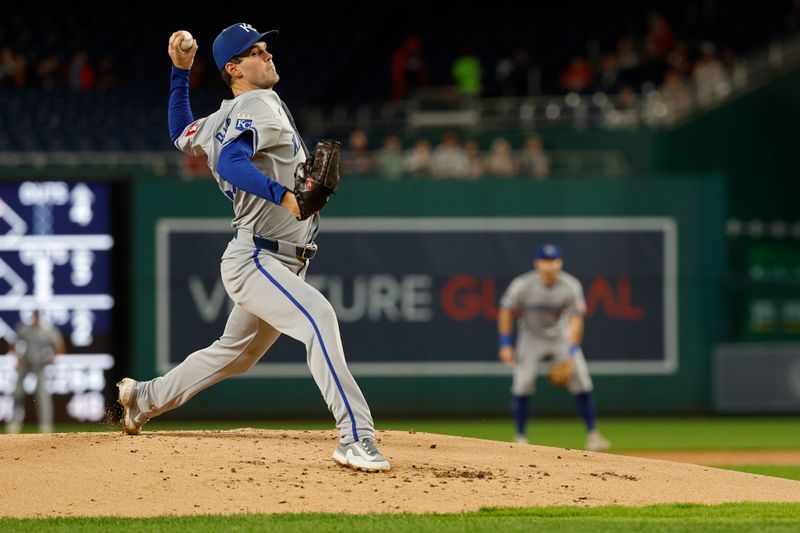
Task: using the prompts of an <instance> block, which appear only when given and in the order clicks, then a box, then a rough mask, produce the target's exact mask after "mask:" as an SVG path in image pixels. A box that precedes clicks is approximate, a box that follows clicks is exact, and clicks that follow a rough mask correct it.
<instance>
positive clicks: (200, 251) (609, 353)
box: [157, 218, 678, 375]
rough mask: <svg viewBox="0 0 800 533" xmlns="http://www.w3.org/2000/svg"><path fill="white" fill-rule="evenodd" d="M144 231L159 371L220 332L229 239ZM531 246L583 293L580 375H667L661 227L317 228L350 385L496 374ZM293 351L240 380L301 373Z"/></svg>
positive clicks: (351, 224) (208, 230) (418, 222)
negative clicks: (150, 240) (501, 325)
mask: <svg viewBox="0 0 800 533" xmlns="http://www.w3.org/2000/svg"><path fill="white" fill-rule="evenodd" d="M157 232H158V239H157V241H158V250H157V258H158V259H157V261H158V287H159V289H158V298H157V300H158V312H159V313H160V316H161V317H163V320H159V321H158V324H159V329H158V349H157V363H158V367H159V370H160V371H166V370H168V369H169V368H171V367H172V366H174V365H175V364H177V363H179V362H180V361H181V360H183V358H185V357H186V356H187V355H188V354H190V353H192V352H193V351H195V350H197V349H200V348H203V347H205V346H207V345H208V344H210V343H211V342H213V341H214V340H215V339H216V338H217V337H219V335H220V334H221V333H222V331H223V329H224V327H225V320H226V318H227V315H228V312H229V309H230V306H231V305H232V302H230V301H229V299H228V297H227V294H226V293H225V289H224V287H223V286H222V282H221V280H220V277H219V257H220V256H221V255H222V253H223V251H224V249H225V246H226V245H227V242H228V241H229V240H230V239H231V236H232V234H231V229H230V227H229V221H227V220H219V219H199V220H198V219H191V220H189V219H164V220H161V222H160V224H159V226H158V229H157ZM544 242H553V243H556V244H558V245H559V246H561V248H562V249H563V253H564V270H565V271H566V272H569V273H570V274H572V275H574V276H575V277H577V278H578V280H579V281H580V282H581V283H582V285H583V289H584V294H585V298H586V304H587V314H586V331H585V340H584V343H583V348H584V353H585V354H586V357H587V360H588V361H589V364H590V368H591V370H592V372H594V373H597V374H668V373H672V372H674V371H675V370H676V369H677V353H676V350H677V348H676V346H677V335H678V332H677V322H676V306H677V296H676V294H677V266H676V265H677V257H676V244H677V243H676V229H675V225H674V222H673V221H672V220H671V219H665V218H552V219H545V218H509V219H495V218H493V219H476V218H464V219H457V218H441V219H439V218H436V219H383V218H375V219H326V220H324V221H323V224H322V230H321V232H320V235H319V237H318V239H317V243H318V245H319V253H318V255H317V257H316V258H315V259H314V260H313V261H312V263H311V266H310V269H309V273H308V275H307V277H306V280H307V281H308V282H309V283H311V284H312V285H313V286H315V287H316V288H317V289H319V290H320V291H321V292H322V293H323V294H325V296H326V297H327V298H328V299H329V300H330V302H331V303H332V305H333V306H334V309H335V310H336V313H337V316H338V318H339V324H340V327H341V333H342V340H343V343H344V347H345V352H346V355H347V359H348V362H349V366H350V367H351V369H352V370H353V372H354V373H355V374H357V375H358V374H360V375H426V374H427V375H465V374H467V375H468V374H493V373H498V374H499V373H506V372H507V369H506V368H505V367H503V365H501V364H500V363H499V362H498V360H497V333H496V331H497V325H496V320H497V305H498V301H499V299H500V297H501V296H502V294H503V291H505V289H506V287H507V286H508V284H509V283H510V282H511V280H512V279H513V278H514V277H516V276H517V275H519V274H522V273H523V272H526V271H528V270H530V269H532V268H533V265H532V261H533V255H534V253H535V250H536V248H537V247H538V246H539V245H540V244H542V243H544ZM212 250H218V254H217V255H216V256H214V255H213V254H212V253H210V251H212ZM304 352H305V351H304V348H303V346H302V345H300V344H299V343H297V342H296V341H293V340H291V339H285V338H281V339H280V340H279V341H278V342H277V343H276V344H275V346H273V347H272V348H271V349H270V350H269V352H268V354H267V355H266V356H265V357H264V358H263V359H262V361H261V363H260V364H259V365H257V367H256V368H255V369H254V370H253V372H255V373H256V374H257V375H305V374H306V373H307V369H306V368H305V353H304Z"/></svg>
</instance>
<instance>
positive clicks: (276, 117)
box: [137, 89, 375, 443]
mask: <svg viewBox="0 0 800 533" xmlns="http://www.w3.org/2000/svg"><path fill="white" fill-rule="evenodd" d="M244 132H251V134H252V137H253V144H254V152H255V154H254V156H253V159H252V161H253V163H254V164H255V165H256V166H257V167H258V168H259V170H261V171H262V172H263V173H264V174H266V175H267V176H269V177H271V178H272V179H274V180H276V181H278V182H279V183H281V184H282V185H284V186H286V187H287V188H289V189H290V190H291V189H293V186H294V171H295V169H296V167H297V165H298V164H299V163H301V162H303V161H305V159H306V150H305V147H304V145H303V143H302V140H301V139H300V137H299V134H298V133H297V132H296V130H295V128H294V126H293V121H292V120H291V115H290V114H289V113H288V109H286V107H285V105H283V103H282V102H281V100H280V98H279V97H278V95H277V94H276V93H275V92H274V91H273V90H271V89H265V90H254V91H249V92H246V93H244V94H242V95H240V96H238V97H236V98H234V99H232V100H225V101H223V103H222V105H221V107H220V109H219V110H218V111H217V112H215V113H213V114H211V115H209V116H208V117H206V118H203V119H199V120H197V121H195V122H193V123H192V124H190V125H188V126H187V127H186V128H185V129H184V131H183V133H182V134H181V135H180V137H178V138H177V139H176V141H175V144H176V146H177V147H178V148H179V149H180V150H182V151H183V152H185V153H187V154H191V155H207V156H208V166H209V167H210V168H211V170H212V172H213V173H214V177H215V179H216V180H217V182H218V184H219V187H220V189H221V190H222V192H223V193H224V194H225V196H227V197H228V199H229V200H231V201H232V203H233V210H234V218H233V222H232V227H233V228H235V230H236V231H235V237H234V238H233V239H232V240H231V241H230V243H229V244H228V247H227V249H226V250H225V253H224V254H223V256H222V261H221V267H220V270H221V274H222V281H223V284H224V286H225V289H226V291H227V293H228V296H230V298H231V299H232V300H233V302H234V303H235V305H234V308H233V311H232V312H231V314H230V316H229V318H228V322H227V325H226V326H225V331H224V333H223V335H222V336H221V337H220V338H219V339H218V340H217V341H215V342H214V343H213V344H212V345H211V346H209V347H207V348H203V349H202V350H198V351H196V352H194V353H193V354H191V355H189V356H188V357H187V358H186V359H185V360H184V361H183V362H182V363H181V364H179V365H178V366H176V367H175V368H174V369H172V370H171V371H170V372H168V373H167V374H166V375H164V376H163V377H158V378H156V379H153V380H151V381H148V382H142V383H140V384H139V386H138V393H137V404H138V407H139V409H141V411H142V412H143V413H144V414H145V415H146V416H148V417H153V416H156V415H159V414H161V413H164V412H166V411H169V410H171V409H174V408H176V407H178V406H180V405H183V404H184V403H185V402H186V401H188V400H189V399H190V398H191V397H192V396H194V395H195V394H197V393H198V392H200V391H201V390H203V389H205V388H207V387H209V386H211V385H213V384H214V383H217V382H219V381H221V380H223V379H225V378H228V377H230V376H233V375H236V374H241V373H243V372H246V371H247V370H249V369H250V368H251V367H252V366H253V365H254V364H255V363H256V362H257V361H258V360H259V359H261V357H262V356H263V355H264V353H265V352H266V351H267V350H268V349H269V347H270V346H271V345H272V344H273V343H274V342H275V340H276V339H277V338H278V336H279V335H280V334H281V333H283V334H286V335H289V336H290V337H292V338H294V339H297V340H299V341H300V342H302V343H304V344H305V346H306V349H307V362H308V367H309V369H310V370H311V374H312V376H313V377H314V381H315V382H316V383H317V386H318V387H319V389H320V391H321V392H322V394H323V396H324V398H325V402H326V403H327V405H328V409H330V411H331V413H333V415H334V417H335V419H336V424H337V427H338V429H339V433H340V442H341V443H351V442H354V441H358V440H360V439H362V438H363V437H374V434H375V430H374V425H373V420H372V415H371V414H370V410H369V407H368V405H367V402H366V400H365V399H364V396H363V395H362V393H361V390H360V389H359V387H358V385H357V384H356V382H355V380H354V379H353V376H352V375H351V374H350V371H349V370H348V368H347V364H346V362H345V356H344V350H343V348H342V342H341V338H340V334H339V325H338V321H337V318H336V315H335V313H334V310H333V307H332V306H331V304H330V303H329V302H328V301H327V300H326V299H325V297H324V296H323V295H322V294H321V293H320V292H319V291H317V290H316V289H315V288H313V287H312V286H311V285H309V284H308V283H306V282H305V274H306V271H307V269H308V264H309V261H308V260H307V259H304V258H303V257H308V256H309V255H312V254H313V253H314V252H316V247H315V246H313V245H312V242H313V239H314V237H315V236H316V233H317V229H318V226H319V216H318V215H315V216H313V217H311V218H309V219H306V220H304V221H298V220H296V219H295V218H294V216H292V214H291V213H290V212H289V211H288V210H287V209H284V208H282V207H280V206H278V205H276V204H274V203H272V202H270V201H268V200H265V199H262V198H260V197H258V196H255V195H253V194H249V193H247V192H245V191H242V190H237V189H236V188H235V187H233V186H232V185H231V184H230V183H228V182H227V181H225V179H224V178H222V177H221V176H220V175H219V174H218V173H217V171H216V168H217V161H218V158H219V154H220V151H221V149H222V147H223V146H225V145H226V144H227V143H229V142H232V141H233V140H235V139H236V138H237V137H239V136H240V135H242V134H243V133H244ZM298 256H300V257H298Z"/></svg>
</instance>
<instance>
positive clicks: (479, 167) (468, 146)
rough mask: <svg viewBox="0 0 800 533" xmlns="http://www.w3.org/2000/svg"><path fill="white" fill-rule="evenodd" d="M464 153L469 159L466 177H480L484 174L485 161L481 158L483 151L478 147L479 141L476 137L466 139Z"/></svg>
mask: <svg viewBox="0 0 800 533" xmlns="http://www.w3.org/2000/svg"><path fill="white" fill-rule="evenodd" d="M464 153H465V154H466V155H467V160H469V166H468V168H467V176H466V177H468V178H479V177H481V176H483V174H484V172H483V161H482V160H481V153H480V150H479V149H478V143H477V141H475V140H474V139H470V140H468V141H465V142H464Z"/></svg>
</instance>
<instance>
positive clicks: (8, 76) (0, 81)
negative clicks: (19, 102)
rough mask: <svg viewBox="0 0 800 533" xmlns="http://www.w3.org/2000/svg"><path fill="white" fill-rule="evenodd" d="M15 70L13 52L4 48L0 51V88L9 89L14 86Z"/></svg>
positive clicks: (6, 47) (8, 48)
mask: <svg viewBox="0 0 800 533" xmlns="http://www.w3.org/2000/svg"><path fill="white" fill-rule="evenodd" d="M16 70H17V63H16V59H15V57H14V51H13V50H12V49H11V48H10V47H8V46H4V47H3V49H2V50H0V87H10V86H11V85H13V84H14V72H15V71H16Z"/></svg>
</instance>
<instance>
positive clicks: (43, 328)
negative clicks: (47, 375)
mask: <svg viewBox="0 0 800 533" xmlns="http://www.w3.org/2000/svg"><path fill="white" fill-rule="evenodd" d="M16 331H17V341H16V344H15V350H16V351H17V353H18V354H20V355H21V356H22V358H23V360H24V361H25V365H26V370H28V371H36V370H39V369H40V368H41V367H43V366H44V365H46V364H48V363H51V362H52V361H53V358H54V357H55V348H56V346H58V345H59V344H61V342H62V338H61V333H59V331H58V329H56V328H55V327H53V326H49V325H46V324H40V325H39V327H36V326H33V325H25V324H20V325H19V326H17V330H16Z"/></svg>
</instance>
